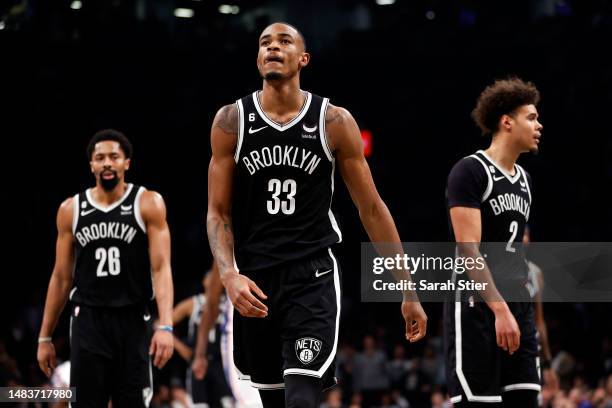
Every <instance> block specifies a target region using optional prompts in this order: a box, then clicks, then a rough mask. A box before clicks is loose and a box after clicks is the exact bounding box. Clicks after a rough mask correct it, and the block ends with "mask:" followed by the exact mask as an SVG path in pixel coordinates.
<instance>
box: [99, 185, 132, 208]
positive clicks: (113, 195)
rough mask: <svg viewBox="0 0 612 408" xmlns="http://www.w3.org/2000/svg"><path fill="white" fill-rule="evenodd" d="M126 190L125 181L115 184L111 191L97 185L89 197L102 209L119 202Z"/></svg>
mask: <svg viewBox="0 0 612 408" xmlns="http://www.w3.org/2000/svg"><path fill="white" fill-rule="evenodd" d="M127 188H128V185H127V183H126V182H125V180H121V181H120V182H119V183H117V185H116V186H115V188H113V189H112V190H111V191H106V190H104V189H103V188H102V186H101V185H100V184H99V183H97V184H96V186H95V187H94V188H92V189H91V197H92V198H93V199H94V200H95V202H96V203H98V204H100V205H102V206H104V207H108V206H110V205H112V204H113V203H115V202H116V201H118V200H120V199H121V197H123V195H124V194H125V192H126V190H127Z"/></svg>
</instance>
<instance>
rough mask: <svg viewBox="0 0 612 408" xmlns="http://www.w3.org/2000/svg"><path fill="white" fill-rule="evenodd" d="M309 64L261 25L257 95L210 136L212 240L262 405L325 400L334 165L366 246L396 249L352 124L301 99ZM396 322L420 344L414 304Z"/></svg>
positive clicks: (232, 108)
mask: <svg viewBox="0 0 612 408" xmlns="http://www.w3.org/2000/svg"><path fill="white" fill-rule="evenodd" d="M309 61H310V55H309V54H308V53H307V52H306V50H305V44H304V38H303V37H302V35H301V33H300V32H299V31H298V30H297V29H295V28H294V27H292V26H290V25H288V24H284V23H275V24H272V25H270V26H268V27H267V28H266V29H264V31H263V32H262V33H261V35H260V37H259V53H258V56H257V67H258V69H259V72H260V74H261V76H262V78H263V89H262V90H260V91H256V92H254V93H252V94H249V95H247V96H245V97H243V98H241V99H239V100H238V101H236V103H235V104H232V105H227V106H225V107H223V108H221V109H220V110H219V111H218V112H217V115H216V117H215V119H214V123H213V126H212V132H211V144H212V159H211V162H210V167H209V201H208V217H207V230H208V237H209V242H210V246H211V249H212V252H213V255H214V257H215V261H216V262H217V263H218V265H219V272H220V274H221V280H222V282H223V285H224V286H225V288H226V290H227V295H228V297H229V298H230V300H231V302H232V304H233V305H234V307H235V308H236V310H237V311H238V313H236V314H235V316H234V357H235V363H236V367H237V368H238V370H239V371H240V372H241V374H242V378H244V379H249V380H250V381H251V384H252V385H253V386H254V387H256V388H258V389H259V390H260V395H261V399H262V402H263V405H264V407H279V406H284V404H285V403H286V405H287V406H290V407H294V406H299V407H315V406H318V404H319V399H320V393H321V390H322V389H324V388H326V387H329V386H331V385H332V384H334V383H335V378H334V377H333V371H334V359H335V354H336V348H337V340H338V323H339V316H340V275H339V269H338V263H337V261H336V258H335V256H334V254H333V252H332V250H331V248H330V247H331V245H333V244H335V243H338V242H340V241H341V238H342V236H341V233H340V230H339V228H338V225H337V223H336V220H335V218H334V215H333V213H332V211H331V209H330V205H331V199H332V194H333V189H334V170H335V168H336V166H337V167H338V168H339V169H340V173H341V174H342V176H343V178H344V181H345V183H346V186H347V188H348V190H349V192H350V194H351V197H352V199H353V201H354V203H355V204H356V206H357V208H358V210H359V214H360V217H361V220H362V223H363V225H364V227H365V229H366V231H367V232H368V234H369V236H370V239H371V240H372V241H374V242H387V243H396V245H397V247H400V245H399V242H400V239H399V235H398V233H397V230H396V228H395V224H394V222H393V218H392V217H391V214H390V213H389V210H388V209H387V207H386V205H385V204H384V203H383V201H382V200H381V198H380V196H379V195H378V192H377V191H376V187H375V185H374V182H373V181H372V176H371V174H370V169H369V167H368V164H367V162H366V160H365V158H364V156H363V146H362V141H361V136H360V132H359V128H358V127H357V124H356V122H355V120H354V119H353V117H352V116H351V114H350V113H349V112H348V111H347V110H346V109H343V108H340V107H337V106H333V105H330V104H329V101H328V99H327V98H322V97H319V96H317V95H313V94H311V93H310V92H307V91H303V90H301V89H300V71H301V69H302V68H304V67H305V66H306V65H308V63H309ZM234 255H235V257H234ZM409 300H415V299H414V298H411V299H409ZM264 302H266V303H264ZM402 312H403V315H404V318H405V320H406V337H407V338H408V339H409V340H410V341H417V340H419V339H420V338H421V337H423V336H424V335H425V326H426V316H425V313H424V312H423V309H422V307H421V305H420V303H419V302H418V301H404V302H403V303H402ZM283 389H284V392H283Z"/></svg>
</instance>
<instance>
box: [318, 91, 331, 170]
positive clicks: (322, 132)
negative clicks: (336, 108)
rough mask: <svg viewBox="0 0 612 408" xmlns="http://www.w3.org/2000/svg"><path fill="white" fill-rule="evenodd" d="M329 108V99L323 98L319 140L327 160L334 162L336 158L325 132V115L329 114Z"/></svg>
mask: <svg viewBox="0 0 612 408" xmlns="http://www.w3.org/2000/svg"><path fill="white" fill-rule="evenodd" d="M328 106H329V98H323V103H321V114H320V115H319V138H320V139H321V147H323V151H324V152H325V155H326V156H327V160H329V161H333V160H334V156H333V154H332V151H331V149H330V148H329V143H328V142H327V133H326V132H325V114H326V112H327V107H328Z"/></svg>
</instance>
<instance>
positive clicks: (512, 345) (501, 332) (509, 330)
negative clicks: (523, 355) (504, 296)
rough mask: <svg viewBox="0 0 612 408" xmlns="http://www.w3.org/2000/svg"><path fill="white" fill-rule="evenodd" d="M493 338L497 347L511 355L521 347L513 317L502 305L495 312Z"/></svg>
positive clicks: (518, 330) (506, 307) (517, 328)
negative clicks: (495, 339)
mask: <svg viewBox="0 0 612 408" xmlns="http://www.w3.org/2000/svg"><path fill="white" fill-rule="evenodd" d="M494 313H495V337H496V338H497V345H498V346H499V347H501V348H502V349H504V350H506V351H507V352H508V353H510V354H513V353H514V352H515V351H516V350H518V348H519V346H520V345H521V331H520V329H519V327H518V324H517V323H516V319H515V318H514V315H513V314H512V312H511V311H510V309H508V306H507V305H506V304H505V303H504V304H503V307H500V308H499V309H497V310H496V311H495V312H494Z"/></svg>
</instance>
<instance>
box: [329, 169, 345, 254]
mask: <svg viewBox="0 0 612 408" xmlns="http://www.w3.org/2000/svg"><path fill="white" fill-rule="evenodd" d="M331 163H332V171H331V195H330V197H329V209H328V210H327V215H328V216H329V222H330V223H331V226H332V229H333V230H334V231H335V232H336V234H337V235H338V242H337V243H340V242H342V231H340V227H339V226H338V222H337V221H336V217H334V212H333V211H332V209H331V205H332V201H333V199H334V180H335V178H334V174H335V173H336V159H333V160H332V162H331Z"/></svg>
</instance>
